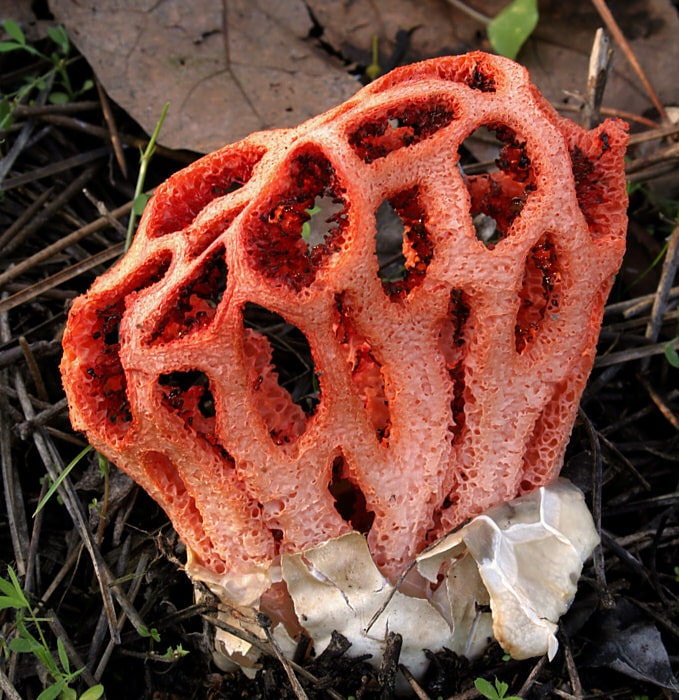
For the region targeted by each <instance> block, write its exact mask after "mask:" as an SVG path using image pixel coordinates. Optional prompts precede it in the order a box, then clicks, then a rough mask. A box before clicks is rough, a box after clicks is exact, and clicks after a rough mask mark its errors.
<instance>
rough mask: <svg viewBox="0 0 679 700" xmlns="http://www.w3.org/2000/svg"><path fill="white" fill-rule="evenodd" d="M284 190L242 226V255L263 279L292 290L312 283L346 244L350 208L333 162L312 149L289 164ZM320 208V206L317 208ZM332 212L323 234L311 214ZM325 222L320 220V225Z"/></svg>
mask: <svg viewBox="0 0 679 700" xmlns="http://www.w3.org/2000/svg"><path fill="white" fill-rule="evenodd" d="M287 168H288V177H287V178H285V179H283V178H281V180H282V181H283V182H285V186H284V187H283V188H282V189H280V190H279V191H278V192H276V193H274V194H273V195H272V196H270V197H269V198H268V199H267V200H266V201H265V204H264V206H263V207H261V208H259V209H258V210H257V211H256V212H253V214H252V215H251V219H250V221H249V222H248V223H246V225H245V230H247V231H248V239H247V241H246V245H245V247H246V251H247V255H248V257H249V259H250V263H251V265H252V266H253V267H254V268H255V269H257V270H259V271H260V272H262V273H263V274H264V275H265V276H266V277H269V278H270V279H273V280H276V281H278V282H281V283H283V284H285V285H286V286H288V287H290V288H291V289H293V290H295V291H300V290H301V289H302V288H303V287H306V286H308V285H310V284H311V283H312V282H313V280H314V278H315V276H316V272H317V271H318V270H319V269H320V268H321V267H322V266H323V264H324V263H325V261H326V260H327V259H328V258H329V257H330V256H331V255H332V254H334V253H336V252H337V251H339V250H340V249H341V247H342V244H343V243H344V231H345V229H346V227H347V224H348V215H349V212H348V210H349V205H348V203H347V201H346V199H345V198H344V188H343V187H342V185H341V183H340V180H339V178H338V176H337V173H336V171H335V168H334V167H333V165H332V163H330V161H329V160H328V159H327V158H326V157H325V156H324V155H323V153H322V152H321V151H320V150H319V149H317V148H315V147H307V148H305V149H304V150H303V151H301V152H299V153H298V154H297V155H296V156H294V157H293V158H292V159H291V160H290V161H289V163H288V165H287ZM321 205H322V206H321ZM317 206H318V207H319V209H321V208H324V209H325V210H326V211H327V210H330V213H329V215H328V216H327V217H326V219H325V224H324V231H319V232H318V233H317V234H315V239H317V242H316V240H314V241H311V233H312V229H313V228H315V227H316V226H317V222H315V221H314V222H313V223H312V218H313V219H316V216H313V215H312V214H311V213H310V212H314V211H315V208H316V207H317ZM321 221H323V218H322V217H318V222H321Z"/></svg>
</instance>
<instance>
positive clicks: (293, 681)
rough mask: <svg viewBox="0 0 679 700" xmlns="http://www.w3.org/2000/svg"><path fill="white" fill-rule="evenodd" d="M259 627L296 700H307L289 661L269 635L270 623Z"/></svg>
mask: <svg viewBox="0 0 679 700" xmlns="http://www.w3.org/2000/svg"><path fill="white" fill-rule="evenodd" d="M258 617H260V618H261V617H263V616H261V615H260V616H258ZM260 627H261V628H262V629H263V630H264V634H265V635H266V638H267V639H268V640H269V644H270V645H271V648H272V649H273V652H274V654H275V655H276V658H277V659H278V662H279V663H280V665H281V666H282V667H283V670H284V671H285V675H286V676H287V677H288V680H289V681H290V685H291V686H292V689H293V691H294V693H295V695H296V696H297V698H298V700H309V696H308V695H307V694H306V691H305V690H304V688H302V684H301V683H300V682H299V678H297V676H296V675H295V671H294V670H293V668H292V665H291V664H290V661H289V660H288V659H287V658H286V657H285V655H284V654H283V652H282V651H281V648H280V647H279V646H278V643H277V642H276V640H275V639H274V638H273V634H272V633H271V621H270V620H267V621H266V622H261V623H260Z"/></svg>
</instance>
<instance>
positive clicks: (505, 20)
mask: <svg viewBox="0 0 679 700" xmlns="http://www.w3.org/2000/svg"><path fill="white" fill-rule="evenodd" d="M537 23H538V3H537V0H513V1H512V2H510V3H509V5H507V6H506V7H504V8H503V9H502V10H501V11H500V12H499V13H498V14H497V15H496V16H495V17H494V18H493V19H492V20H491V21H490V22H489V23H488V27H487V30H486V31H487V33H488V40H489V41H490V43H491V46H492V47H493V48H494V49H495V51H497V52H498V53H499V54H500V55H502V56H507V58H512V59H514V58H516V56H517V54H518V53H519V50H520V49H521V47H522V46H523V44H524V42H525V41H526V39H528V37H529V36H530V35H531V34H532V33H533V30H534V29H535V27H536V26H537Z"/></svg>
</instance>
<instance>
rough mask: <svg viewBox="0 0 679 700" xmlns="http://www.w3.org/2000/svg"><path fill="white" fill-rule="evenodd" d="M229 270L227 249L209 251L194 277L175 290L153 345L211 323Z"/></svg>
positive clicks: (152, 337) (154, 334)
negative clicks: (225, 252)
mask: <svg viewBox="0 0 679 700" xmlns="http://www.w3.org/2000/svg"><path fill="white" fill-rule="evenodd" d="M227 277H228V272H227V268H226V262H225V260H224V249H223V248H221V247H219V248H217V249H216V250H214V251H213V252H211V253H210V254H209V255H207V256H206V257H205V258H204V259H203V261H202V263H201V264H200V265H199V266H198V267H197V268H196V269H194V271H193V273H192V275H191V278H190V279H189V280H188V281H186V282H184V284H182V285H181V287H179V289H178V290H176V291H175V292H174V294H173V295H172V296H171V298H170V299H169V300H168V302H167V308H166V311H165V314H164V315H163V317H162V318H161V320H160V321H159V323H158V325H157V326H156V329H155V331H154V332H153V334H152V336H151V345H156V344H160V343H169V342H171V341H173V340H177V339H179V338H182V337H184V336H186V335H189V334H190V333H195V332H196V331H198V330H200V329H202V328H205V327H207V326H208V325H210V323H211V321H212V319H213V318H214V316H215V314H216V313H217V307H218V306H219V304H220V302H221V300H222V297H223V296H224V292H225V291H226V283H227Z"/></svg>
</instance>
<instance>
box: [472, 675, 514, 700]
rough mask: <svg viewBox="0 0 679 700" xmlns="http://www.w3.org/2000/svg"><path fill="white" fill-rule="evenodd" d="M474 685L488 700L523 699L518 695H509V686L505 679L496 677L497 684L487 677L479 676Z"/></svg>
mask: <svg viewBox="0 0 679 700" xmlns="http://www.w3.org/2000/svg"><path fill="white" fill-rule="evenodd" d="M474 686H475V687H476V689H477V690H478V691H479V693H481V695H483V697H484V698H488V700H522V699H521V698H520V697H519V696H518V695H507V690H509V686H508V685H507V683H505V682H504V681H500V680H498V679H497V678H496V679H495V685H493V684H492V683H491V682H490V681H487V680H486V679H485V678H477V679H476V680H475V681H474Z"/></svg>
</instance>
